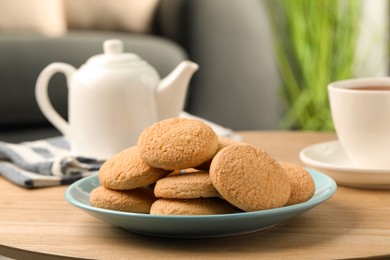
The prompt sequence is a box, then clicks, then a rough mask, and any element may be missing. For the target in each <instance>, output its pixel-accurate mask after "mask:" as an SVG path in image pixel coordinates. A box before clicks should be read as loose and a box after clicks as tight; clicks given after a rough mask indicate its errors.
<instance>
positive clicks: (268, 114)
mask: <svg viewBox="0 0 390 260" xmlns="http://www.w3.org/2000/svg"><path fill="white" fill-rule="evenodd" d="M110 38H119V39H122V40H123V41H124V44H125V51H126V52H134V53H137V54H139V55H140V56H141V57H142V58H144V59H145V60H147V61H148V62H149V63H150V64H151V65H152V66H154V67H155V68H156V69H157V70H158V71H159V73H160V74H161V76H162V77H164V76H165V75H167V74H168V73H169V72H170V71H171V70H172V69H173V68H174V67H176V65H177V64H178V63H179V62H180V61H182V60H184V59H191V60H192V61H194V62H196V63H198V64H199V66H200V69H199V70H198V72H196V74H195V75H194V77H193V78H192V80H191V84H190V89H189V93H188V98H187V102H186V111H188V112H189V113H191V114H194V115H197V116H200V117H203V118H205V119H208V120H210V121H213V122H215V123H218V124H220V125H222V126H225V127H227V128H231V129H233V130H255V129H260V130H267V129H275V128H277V126H278V122H279V120H280V117H281V114H282V112H283V111H282V110H283V109H282V105H281V101H280V97H279V96H280V95H279V89H278V86H279V78H278V74H277V69H276V65H275V61H274V57H273V49H272V41H271V38H270V31H269V29H268V22H267V17H266V13H265V10H264V8H263V6H262V2H261V0H245V1H237V0H213V1H209V0H161V2H160V4H159V6H158V8H157V11H156V14H155V19H154V32H153V34H148V35H145V34H131V33H127V32H112V31H70V32H69V33H67V34H66V35H65V36H62V37H56V38H50V37H45V36H42V35H38V34H20V33H4V32H0V140H1V141H7V142H20V141H25V140H35V139H40V138H44V137H51V136H56V135H59V132H58V131H56V130H55V129H54V127H53V126H51V125H50V123H49V122H48V121H47V120H46V118H45V117H44V116H43V115H42V113H41V112H40V110H39V108H38V106H37V104H36V101H35V96H34V89H35V82H36V79H37V77H38V75H39V73H40V72H41V71H42V69H43V68H44V67H46V66H47V65H48V64H50V63H52V62H55V61H60V62H65V63H69V64H72V65H73V66H75V67H80V65H82V64H83V63H84V62H85V61H86V60H87V59H88V58H89V57H90V56H92V55H95V54H98V53H101V52H102V42H103V41H104V40H106V39H110ZM49 94H50V96H51V100H52V102H53V105H54V107H56V108H57V110H58V111H59V112H60V114H62V115H63V116H64V117H66V115H67V88H66V84H65V80H64V77H63V76H62V75H56V76H54V77H53V79H52V81H51V82H50V87H49Z"/></svg>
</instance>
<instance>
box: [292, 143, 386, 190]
mask: <svg viewBox="0 0 390 260" xmlns="http://www.w3.org/2000/svg"><path fill="white" fill-rule="evenodd" d="M299 157H300V159H301V160H302V162H304V163H305V164H307V165H308V166H310V167H311V168H314V169H317V170H321V171H322V172H324V173H326V174H327V175H329V176H330V177H332V178H333V179H334V180H335V181H336V182H337V184H340V185H345V186H351V187H359V188H374V189H388V188H390V168H362V167H358V166H356V165H354V164H353V163H352V162H351V160H350V159H349V158H348V156H347V155H346V153H345V151H344V149H343V148H342V147H341V144H340V142H339V141H338V140H335V141H329V142H324V143H319V144H315V145H311V146H309V147H306V148H304V149H303V150H302V151H301V152H300V154H299Z"/></svg>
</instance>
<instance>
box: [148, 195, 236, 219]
mask: <svg viewBox="0 0 390 260" xmlns="http://www.w3.org/2000/svg"><path fill="white" fill-rule="evenodd" d="M235 212H237V209H236V208H235V207H234V206H233V205H231V204H229V203H228V202H227V201H225V200H223V199H220V198H200V199H158V200H156V201H155V202H154V203H153V204H152V207H151V208H150V214H155V215H213V214H229V213H235Z"/></svg>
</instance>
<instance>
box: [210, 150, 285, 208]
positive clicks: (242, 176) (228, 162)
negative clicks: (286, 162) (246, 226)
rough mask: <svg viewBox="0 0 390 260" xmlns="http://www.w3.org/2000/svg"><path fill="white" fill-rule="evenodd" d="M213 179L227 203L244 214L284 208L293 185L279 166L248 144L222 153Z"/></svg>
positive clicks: (216, 159) (214, 165) (216, 160)
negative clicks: (245, 212)
mask: <svg viewBox="0 0 390 260" xmlns="http://www.w3.org/2000/svg"><path fill="white" fill-rule="evenodd" d="M210 178H211V181H212V182H213V184H214V186H215V188H216V189H217V191H218V192H219V193H220V194H221V195H222V197H223V198H224V199H226V200H227V201H228V202H230V203H231V204H233V205H235V206H236V207H238V208H240V209H241V210H244V211H256V210H265V209H272V208H278V207H283V206H284V205H285V204H286V203H287V201H288V199H289V197H290V182H289V179H288V177H287V175H286V174H285V172H284V170H283V169H282V167H281V166H280V165H279V163H278V162H277V161H276V160H274V159H273V158H271V157H270V156H269V154H268V153H267V152H265V151H264V150H261V149H258V148H256V147H254V146H252V145H248V144H242V145H241V144H238V145H230V146H228V147H225V148H224V149H222V150H221V151H219V152H218V153H217V155H216V156H215V157H214V159H213V161H212V162H211V166H210Z"/></svg>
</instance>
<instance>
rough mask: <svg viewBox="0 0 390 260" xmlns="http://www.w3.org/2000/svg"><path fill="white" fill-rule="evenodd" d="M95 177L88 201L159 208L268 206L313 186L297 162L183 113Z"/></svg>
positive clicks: (299, 197)
mask: <svg viewBox="0 0 390 260" xmlns="http://www.w3.org/2000/svg"><path fill="white" fill-rule="evenodd" d="M99 180H100V183H101V185H102V186H100V187H98V188H96V189H94V190H93V191H92V192H91V196H90V204H91V205H92V206H96V207H101V208H106V209H112V210H118V211H127V212H137V213H150V214H159V215H207V214H227V213H234V212H239V211H257V210H265V209H272V208H278V207H283V206H286V205H292V204H297V203H302V202H304V201H307V200H309V199H310V198H311V197H312V196H313V194H314V191H315V185H314V181H313V179H312V177H311V175H310V174H309V173H308V172H307V171H306V170H305V169H304V168H303V167H301V166H299V165H295V164H291V163H287V162H277V161H276V160H274V159H273V158H271V157H270V156H269V154H268V153H267V152H266V151H264V150H261V149H258V148H256V147H254V146H252V145H249V144H245V143H241V142H237V141H233V140H229V139H227V138H223V137H218V136H217V135H216V134H215V132H214V131H213V130H212V128H211V127H209V126H208V125H206V124H205V123H203V122H202V121H199V120H194V119H186V118H172V119H166V120H163V121H160V122H157V123H155V124H153V125H152V126H150V127H148V128H146V129H145V130H144V131H143V132H142V134H141V135H140V137H139V139H138V143H137V146H133V147H130V148H128V149H125V150H123V151H122V152H120V153H118V154H117V155H115V156H113V157H112V158H110V159H108V160H107V161H106V162H105V163H104V164H103V165H102V167H101V169H100V171H99Z"/></svg>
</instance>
